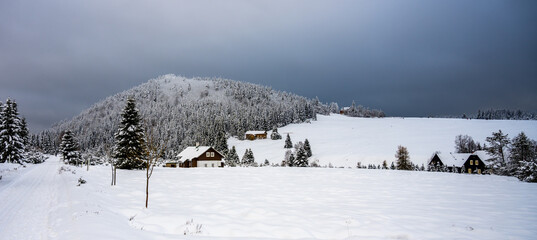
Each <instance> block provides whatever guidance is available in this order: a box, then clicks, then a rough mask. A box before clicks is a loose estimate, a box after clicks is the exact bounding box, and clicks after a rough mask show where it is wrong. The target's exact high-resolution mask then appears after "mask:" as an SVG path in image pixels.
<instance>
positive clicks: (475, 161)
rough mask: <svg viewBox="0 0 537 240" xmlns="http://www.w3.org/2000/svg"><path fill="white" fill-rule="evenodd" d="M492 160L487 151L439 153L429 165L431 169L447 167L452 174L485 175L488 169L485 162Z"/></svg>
mask: <svg viewBox="0 0 537 240" xmlns="http://www.w3.org/2000/svg"><path fill="white" fill-rule="evenodd" d="M490 158H491V157H490V155H488V153H487V152H485V151H476V152H474V153H449V154H441V153H437V154H435V155H434V156H433V157H432V158H431V159H430V160H429V163H428V165H429V167H431V168H440V167H446V168H447V169H448V171H450V172H458V173H470V174H472V173H477V174H483V173H484V171H485V169H486V162H485V161H487V160H488V159H490Z"/></svg>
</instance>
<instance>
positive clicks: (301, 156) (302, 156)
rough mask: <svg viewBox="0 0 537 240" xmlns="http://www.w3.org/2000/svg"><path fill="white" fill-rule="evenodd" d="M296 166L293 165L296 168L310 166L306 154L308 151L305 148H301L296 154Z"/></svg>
mask: <svg viewBox="0 0 537 240" xmlns="http://www.w3.org/2000/svg"><path fill="white" fill-rule="evenodd" d="M295 163H296V164H293V165H294V166H295V167H307V166H309V163H308V155H307V154H306V150H304V148H299V149H298V151H297V152H296V160H295Z"/></svg>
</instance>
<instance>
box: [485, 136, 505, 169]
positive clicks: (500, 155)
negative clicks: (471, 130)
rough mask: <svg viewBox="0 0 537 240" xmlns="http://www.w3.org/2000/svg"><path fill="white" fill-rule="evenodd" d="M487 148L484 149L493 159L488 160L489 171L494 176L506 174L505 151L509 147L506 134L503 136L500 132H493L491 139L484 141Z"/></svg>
mask: <svg viewBox="0 0 537 240" xmlns="http://www.w3.org/2000/svg"><path fill="white" fill-rule="evenodd" d="M486 141H487V143H488V144H489V147H488V148H487V149H486V150H487V152H489V153H490V154H491V155H492V156H493V158H491V159H490V160H489V162H490V170H491V171H492V173H494V174H500V175H504V174H507V167H506V165H507V161H506V152H505V151H506V149H507V147H508V146H509V142H510V141H509V138H508V137H507V134H503V133H502V130H499V131H498V132H493V133H492V136H491V137H487V139H486Z"/></svg>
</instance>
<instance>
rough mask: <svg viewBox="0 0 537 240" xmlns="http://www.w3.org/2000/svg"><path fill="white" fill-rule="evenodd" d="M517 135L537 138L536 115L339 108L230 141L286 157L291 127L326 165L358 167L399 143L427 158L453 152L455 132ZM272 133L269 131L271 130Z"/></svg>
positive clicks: (389, 153) (391, 154) (477, 136)
mask: <svg viewBox="0 0 537 240" xmlns="http://www.w3.org/2000/svg"><path fill="white" fill-rule="evenodd" d="M500 129H501V130H502V132H504V133H507V134H508V137H509V138H513V137H515V136H516V135H518V134H519V133H520V132H522V131H523V132H524V133H526V135H527V136H528V137H529V138H531V139H534V140H537V121H532V120H475V119H472V120H466V119H443V118H354V117H347V116H344V115H339V114H332V115H330V116H323V115H317V121H311V123H300V124H290V125H288V126H285V127H282V128H279V129H278V132H279V133H280V134H281V135H282V139H280V140H272V139H258V140H254V141H250V140H244V141H241V140H238V139H237V138H234V137H232V138H230V139H229V140H228V145H229V147H230V148H231V147H232V146H235V147H236V149H237V153H238V154H239V157H242V154H243V153H244V151H245V150H246V149H248V148H251V149H252V152H253V153H254V157H255V161H256V162H258V163H262V162H264V161H265V159H267V160H269V162H270V163H281V162H282V160H283V159H284V156H285V151H286V150H287V149H285V148H283V146H284V145H285V137H286V135H287V134H288V133H289V136H290V137H291V141H292V142H293V144H296V143H297V142H299V141H302V142H304V140H305V139H306V138H307V139H308V141H309V142H310V145H311V149H312V152H313V156H312V157H311V158H310V161H313V160H316V159H318V160H319V163H320V164H321V165H329V164H330V163H331V164H332V165H334V166H345V167H355V166H356V164H357V162H361V163H362V165H364V164H365V165H367V164H376V165H381V164H382V161H384V160H386V161H387V162H388V164H390V163H391V162H395V152H396V150H397V146H398V145H402V146H405V147H407V148H408V151H409V153H410V160H411V161H412V162H413V163H415V164H420V165H421V164H427V163H428V161H429V160H430V158H431V157H432V156H433V153H434V152H435V151H440V152H441V153H442V154H449V153H450V152H454V151H455V137H456V136H457V135H459V134H462V135H469V136H471V137H472V138H473V139H474V140H475V141H478V142H480V143H481V145H483V143H485V139H486V137H489V136H492V132H497V131H498V130H500ZM269 135H270V133H269Z"/></svg>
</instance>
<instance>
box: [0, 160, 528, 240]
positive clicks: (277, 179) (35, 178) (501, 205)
mask: <svg viewBox="0 0 537 240" xmlns="http://www.w3.org/2000/svg"><path fill="white" fill-rule="evenodd" d="M62 167H63V168H64V169H66V170H65V171H59V169H61V168H62ZM144 174H145V172H144V171H128V170H119V171H118V179H117V180H118V185H117V186H113V187H112V186H110V168H109V167H106V166H95V167H91V168H90V171H86V169H85V168H77V167H73V166H64V165H63V164H61V163H60V162H59V161H58V158H56V157H53V158H51V159H49V160H48V161H47V162H45V163H44V164H40V165H35V166H32V167H31V168H30V169H29V170H28V171H25V172H21V173H20V174H19V175H18V176H16V178H13V179H12V180H13V181H11V182H10V183H5V182H2V181H0V186H1V187H0V199H2V205H1V207H0V238H1V239H6V240H11V239H13V240H15V239H17V240H18V239H60V240H64V239H65V240H67V239H79V240H90V239H91V240H92V239H129V240H132V239H502V240H503V239H533V238H534V236H536V235H537V228H536V227H535V222H537V184H530V183H524V182H520V181H518V180H517V179H515V178H510V177H501V176H492V175H467V174H450V173H432V172H409V171H391V170H365V169H330V168H271V167H264V168H212V169H211V168H209V169H194V168H192V169H177V168H175V169H172V168H156V169H155V172H154V175H153V178H152V179H151V182H150V186H151V187H150V199H149V209H145V208H144V200H145V195H144V194H145V175H144ZM79 177H82V178H84V179H86V180H87V183H86V184H83V185H81V186H77V179H78V178H79ZM5 184H7V185H5Z"/></svg>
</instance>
